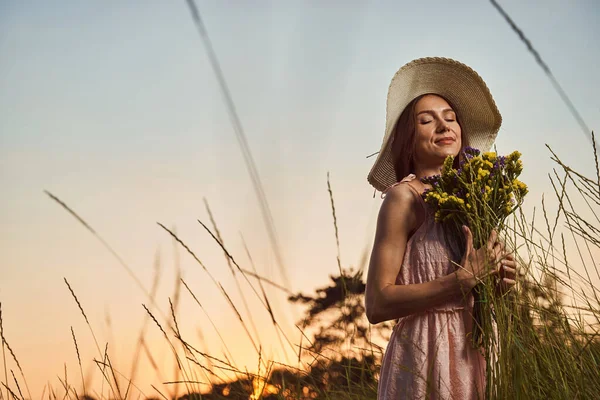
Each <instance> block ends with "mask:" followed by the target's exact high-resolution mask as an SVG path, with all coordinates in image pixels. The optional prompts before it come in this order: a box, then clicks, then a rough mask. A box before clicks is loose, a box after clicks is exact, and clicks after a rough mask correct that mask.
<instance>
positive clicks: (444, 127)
mask: <svg viewBox="0 0 600 400" xmlns="http://www.w3.org/2000/svg"><path fill="white" fill-rule="evenodd" d="M449 130H450V125H448V123H447V122H446V121H442V122H440V123H439V124H438V132H447V131H449Z"/></svg>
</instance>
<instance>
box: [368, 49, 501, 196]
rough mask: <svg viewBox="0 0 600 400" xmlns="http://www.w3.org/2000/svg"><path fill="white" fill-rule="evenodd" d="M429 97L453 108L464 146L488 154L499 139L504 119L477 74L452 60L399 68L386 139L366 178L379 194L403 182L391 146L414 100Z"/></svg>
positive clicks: (391, 91) (422, 61)
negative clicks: (440, 99)
mask: <svg viewBox="0 0 600 400" xmlns="http://www.w3.org/2000/svg"><path fill="white" fill-rule="evenodd" d="M429 93H431V94H438V95H440V96H442V97H444V98H445V99H447V100H448V101H449V102H450V103H451V104H452V105H453V107H454V109H455V111H456V113H457V115H458V117H459V118H460V121H461V125H462V129H463V130H464V133H465V139H466V140H465V141H466V144H465V145H469V146H471V147H474V148H477V149H479V150H481V151H487V150H489V149H490V147H491V146H492V144H493V143H494V140H495V139H496V135H497V134H498V130H499V129H500V124H501V123H502V116H501V115H500V112H499V111H498V107H496V103H495V102H494V99H493V98H492V94H491V93H490V90H489V89H488V87H487V86H486V84H485V82H484V81H483V79H481V77H480V76H479V75H478V74H477V72H475V71H473V70H472V69H471V68H470V67H468V66H467V65H465V64H462V63H460V62H458V61H455V60H451V59H449V58H441V57H427V58H419V59H417V60H413V61H411V62H409V63H408V64H406V65H404V66H403V67H402V68H400V69H399V70H398V72H396V75H394V77H393V78H392V82H391V83H390V88H389V91H388V97H387V107H386V108H387V110H386V121H385V136H384V137H383V143H382V144H381V150H380V151H379V154H378V155H377V159H376V160H375V164H374V165H373V168H371V172H369V176H368V177H367V180H368V181H369V183H370V184H371V185H373V187H375V189H377V190H379V191H380V192H384V191H385V190H386V189H387V188H388V187H390V186H391V185H393V184H394V183H396V182H398V181H399V180H400V179H402V178H403V177H402V176H396V172H395V169H394V161H393V158H392V146H391V144H392V138H393V136H394V132H395V131H396V129H395V128H396V123H397V122H398V118H400V114H402V111H404V109H405V108H406V106H407V105H408V104H409V103H410V102H411V101H412V100H414V99H415V98H416V97H418V96H421V95H424V94H429Z"/></svg>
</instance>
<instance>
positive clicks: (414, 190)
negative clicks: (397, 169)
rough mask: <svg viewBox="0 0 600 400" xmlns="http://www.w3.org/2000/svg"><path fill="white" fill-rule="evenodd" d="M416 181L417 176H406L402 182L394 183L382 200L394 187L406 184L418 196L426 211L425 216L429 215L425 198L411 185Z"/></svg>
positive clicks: (382, 195)
mask: <svg viewBox="0 0 600 400" xmlns="http://www.w3.org/2000/svg"><path fill="white" fill-rule="evenodd" d="M415 179H417V176H416V175H415V174H409V175H407V176H405V177H404V178H402V180H401V181H400V182H396V183H394V184H393V185H391V186H390V187H388V188H387V189H386V190H385V191H384V192H382V193H381V198H382V199H383V198H385V195H386V194H387V192H388V191H389V190H390V189H391V188H393V187H394V186H398V185H400V184H402V183H406V184H407V186H408V187H409V188H410V190H412V191H413V193H414V194H415V195H416V196H417V198H418V199H419V203H420V204H421V206H423V211H425V214H427V207H426V205H425V200H423V196H422V195H421V193H419V191H418V190H417V189H416V188H415V187H414V186H413V185H411V182H412V181H414V180H415Z"/></svg>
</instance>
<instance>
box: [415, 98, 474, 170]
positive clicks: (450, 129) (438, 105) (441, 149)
mask: <svg viewBox="0 0 600 400" xmlns="http://www.w3.org/2000/svg"><path fill="white" fill-rule="evenodd" d="M414 115H415V153H414V154H415V160H414V161H415V164H421V165H427V166H431V165H441V164H442V163H443V162H444V160H445V159H446V157H447V156H456V155H457V154H458V153H459V152H460V149H461V145H462V143H461V128H460V125H459V124H458V121H457V120H456V113H455V112H454V110H452V107H450V105H449V104H448V102H447V101H446V100H444V99H443V98H442V97H439V96H436V95H433V94H428V95H426V96H423V97H422V98H421V99H419V101H418V102H417V103H416V104H415V111H414Z"/></svg>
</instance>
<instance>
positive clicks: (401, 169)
mask: <svg viewBox="0 0 600 400" xmlns="http://www.w3.org/2000/svg"><path fill="white" fill-rule="evenodd" d="M428 94H433V95H435V96H439V97H441V98H442V99H444V100H446V102H447V103H448V105H450V107H451V108H452V109H453V110H454V113H455V114H456V121H457V122H458V125H459V126H460V131H461V135H460V137H461V149H460V150H461V151H462V150H463V149H464V148H465V147H467V146H468V143H466V140H465V137H466V135H465V131H464V129H463V126H462V124H461V123H460V116H459V115H458V113H457V112H456V109H455V108H454V106H453V105H452V103H450V102H449V101H448V100H447V99H445V98H444V97H443V96H440V95H439V94H435V93H428ZM428 94H423V95H421V96H418V97H416V98H415V99H414V100H413V101H411V102H410V103H408V105H407V106H406V108H404V111H402V114H400V118H398V122H397V123H396V127H395V128H394V137H393V139H392V158H393V161H394V172H395V173H396V180H397V181H399V180H400V179H402V178H404V177H405V176H407V175H408V174H411V173H414V172H415V122H416V118H415V105H416V104H417V102H418V101H419V100H421V98H423V97H424V96H427V95H428ZM458 163H459V157H456V158H455V159H454V167H455V168H457V167H458Z"/></svg>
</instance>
